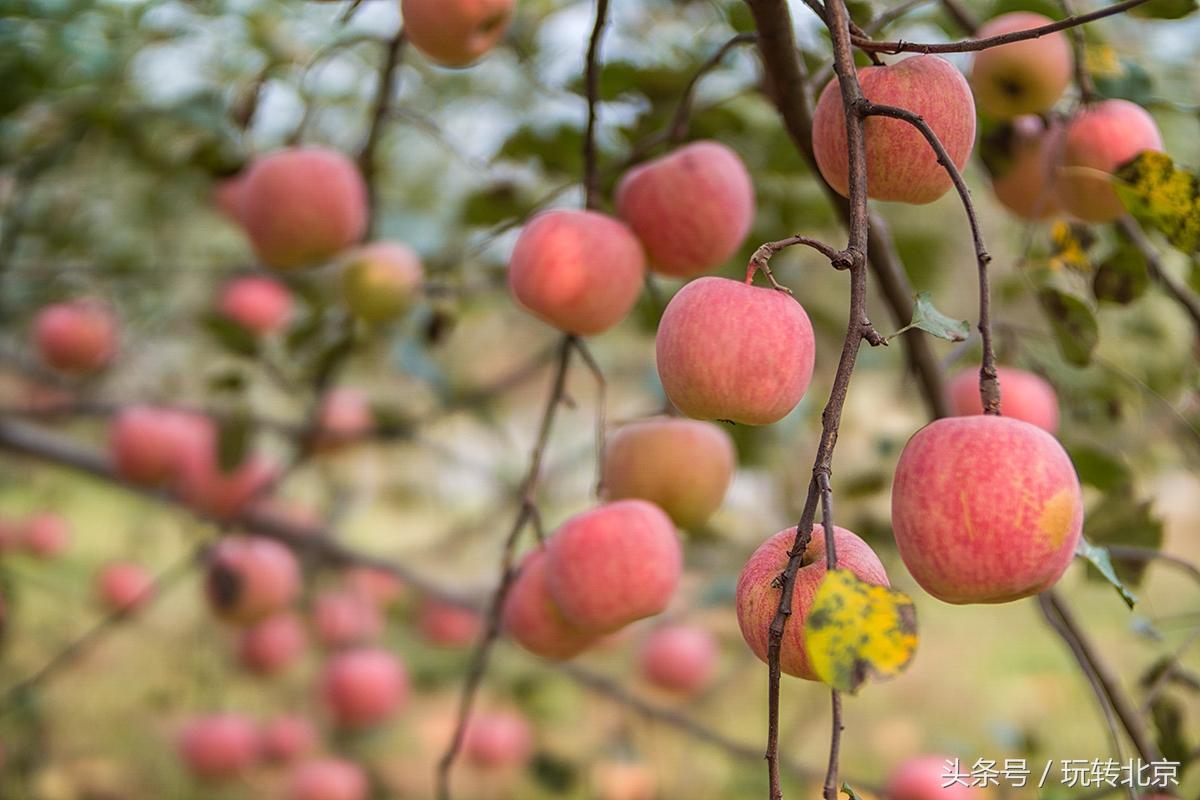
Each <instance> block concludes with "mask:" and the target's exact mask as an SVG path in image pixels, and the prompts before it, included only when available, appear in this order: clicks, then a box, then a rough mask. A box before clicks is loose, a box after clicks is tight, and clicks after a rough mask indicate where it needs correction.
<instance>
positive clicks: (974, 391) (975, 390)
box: [947, 367, 1058, 434]
mask: <svg viewBox="0 0 1200 800" xmlns="http://www.w3.org/2000/svg"><path fill="white" fill-rule="evenodd" d="M996 376H997V377H998V378H999V379H1000V412H1001V413H1002V414H1003V415H1004V416H1006V417H1011V418H1012V419H1019V420H1024V421H1025V422H1028V423H1029V424H1030V425H1036V426H1038V427H1039V428H1041V429H1042V430H1044V431H1046V432H1047V433H1051V434H1052V433H1055V432H1056V431H1057V430H1058V395H1056V394H1055V393H1054V387H1053V386H1051V385H1050V384H1049V383H1047V382H1046V379H1045V378H1043V377H1041V376H1040V375H1035V374H1033V373H1032V372H1026V371H1025V370H1023V369H1015V368H1013V367H996ZM947 391H948V392H949V393H950V404H951V405H952V406H953V407H954V413H955V415H956V416H960V417H968V416H972V415H976V414H982V413H983V399H982V398H981V397H980V396H979V371H978V370H974V369H968V370H964V371H962V372H960V373H958V374H957V375H955V376H954V377H953V378H952V379H951V380H950V383H949V385H948V386H947Z"/></svg>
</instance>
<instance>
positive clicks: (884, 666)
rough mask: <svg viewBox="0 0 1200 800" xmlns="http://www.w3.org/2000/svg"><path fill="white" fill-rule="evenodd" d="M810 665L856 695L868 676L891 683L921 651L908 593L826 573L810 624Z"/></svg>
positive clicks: (807, 631)
mask: <svg viewBox="0 0 1200 800" xmlns="http://www.w3.org/2000/svg"><path fill="white" fill-rule="evenodd" d="M804 646H805V649H806V650H807V651H808V659H809V663H811V664H812V666H813V670H814V671H815V672H816V673H817V676H818V677H820V679H821V680H822V681H824V682H825V683H828V684H829V685H830V686H832V687H833V688H835V689H840V690H842V691H846V692H851V693H853V692H855V691H857V689H858V687H859V686H861V685H862V683H863V681H865V680H866V679H867V676H868V675H874V676H876V677H879V678H889V677H892V676H894V675H898V674H899V673H900V672H902V671H903V670H904V669H905V668H906V667H907V666H908V665H909V662H911V661H912V658H913V653H914V652H915V651H916V649H917V610H916V608H915V607H914V606H913V602H912V600H911V599H909V597H908V596H907V595H906V594H904V593H903V592H898V591H896V590H894V589H889V588H888V587H886V586H876V585H874V584H870V583H865V582H864V581H861V580H859V579H858V578H857V577H856V576H855V575H854V573H853V572H851V571H850V570H846V569H835V570H833V571H832V572H829V573H826V575H825V577H824V578H823V579H822V580H821V585H820V586H819V587H818V588H817V594H816V597H815V598H813V606H812V610H810V611H809V613H808V617H807V619H806V620H805V624H804Z"/></svg>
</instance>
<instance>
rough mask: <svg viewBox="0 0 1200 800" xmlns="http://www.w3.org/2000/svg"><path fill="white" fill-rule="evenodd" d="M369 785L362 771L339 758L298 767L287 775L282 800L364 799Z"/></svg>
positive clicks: (353, 764)
mask: <svg viewBox="0 0 1200 800" xmlns="http://www.w3.org/2000/svg"><path fill="white" fill-rule="evenodd" d="M369 791H370V783H369V782H368V781H367V774H366V773H365V772H364V771H363V768H362V767H360V766H359V765H358V764H355V763H354V762H353V761H347V760H345V759H342V758H320V759H315V760H313V761H306V762H304V763H303V764H298V765H297V766H296V767H294V768H293V769H292V772H291V775H289V776H288V781H287V790H286V791H285V792H284V795H283V796H284V799H285V800H367V795H368V793H369Z"/></svg>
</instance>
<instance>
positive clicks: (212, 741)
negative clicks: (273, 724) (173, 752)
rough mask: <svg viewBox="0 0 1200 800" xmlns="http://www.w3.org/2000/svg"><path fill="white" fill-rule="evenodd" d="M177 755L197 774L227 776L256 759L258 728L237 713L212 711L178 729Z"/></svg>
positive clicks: (251, 763)
mask: <svg viewBox="0 0 1200 800" xmlns="http://www.w3.org/2000/svg"><path fill="white" fill-rule="evenodd" d="M177 746H178V749H179V756H180V758H181V759H182V760H183V763H184V766H186V767H187V769H188V771H189V772H191V773H192V775H194V776H196V777H197V778H201V779H204V780H228V779H230V778H235V777H237V776H238V775H240V774H242V773H243V772H245V771H246V770H248V769H249V768H250V767H252V766H253V765H254V763H255V762H256V761H257V760H258V756H259V750H258V729H257V728H256V727H255V725H254V722H253V720H251V719H249V718H247V717H244V716H242V715H241V714H212V715H209V716H206V717H196V718H195V719H192V720H190V721H188V722H187V723H186V724H185V725H184V726H183V728H182V730H181V731H180V733H179V739H178V742H177Z"/></svg>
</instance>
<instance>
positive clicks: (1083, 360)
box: [1038, 287, 1100, 367]
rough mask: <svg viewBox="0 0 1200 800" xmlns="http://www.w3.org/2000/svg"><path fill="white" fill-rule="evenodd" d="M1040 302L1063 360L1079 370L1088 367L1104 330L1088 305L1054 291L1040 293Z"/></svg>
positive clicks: (1051, 289) (1045, 289)
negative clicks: (1101, 330)
mask: <svg viewBox="0 0 1200 800" xmlns="http://www.w3.org/2000/svg"><path fill="white" fill-rule="evenodd" d="M1038 302H1039V303H1040V304H1041V306H1042V310H1043V311H1044V312H1045V314H1046V318H1047V319H1048V320H1049V321H1050V327H1051V328H1052V329H1053V331H1054V339H1055V342H1056V343H1057V344H1058V350H1059V352H1060V353H1061V354H1062V357H1063V358H1064V359H1066V361H1067V362H1068V363H1070V364H1074V365H1075V366H1077V367H1086V366H1087V365H1088V364H1089V363H1091V360H1092V351H1093V350H1094V349H1096V343H1097V342H1098V341H1099V339H1100V327H1099V325H1097V323H1096V316H1095V315H1094V314H1093V313H1092V310H1091V309H1090V308H1088V306H1087V303H1085V302H1083V301H1082V300H1080V299H1079V298H1078V297H1075V296H1074V295H1072V294H1068V293H1067V292H1064V291H1060V290H1059V289H1054V288H1050V287H1047V288H1044V289H1041V290H1039V291H1038Z"/></svg>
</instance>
